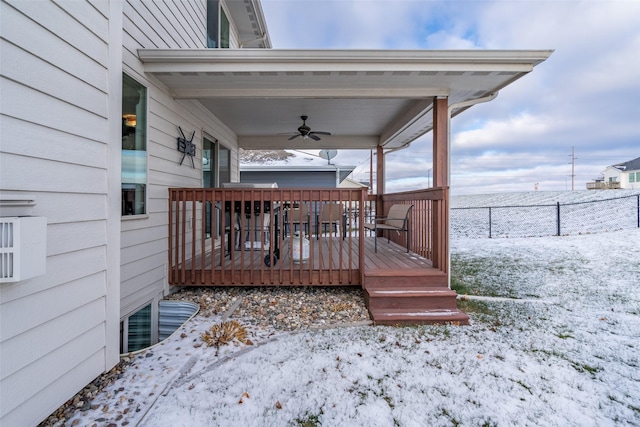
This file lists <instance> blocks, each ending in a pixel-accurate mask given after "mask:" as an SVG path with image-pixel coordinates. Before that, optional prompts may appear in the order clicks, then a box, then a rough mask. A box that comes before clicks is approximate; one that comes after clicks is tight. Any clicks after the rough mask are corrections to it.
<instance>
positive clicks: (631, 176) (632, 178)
mask: <svg viewBox="0 0 640 427" xmlns="http://www.w3.org/2000/svg"><path fill="white" fill-rule="evenodd" d="M629 182H636V173H635V172H629Z"/></svg>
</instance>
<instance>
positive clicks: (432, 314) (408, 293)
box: [363, 268, 469, 325]
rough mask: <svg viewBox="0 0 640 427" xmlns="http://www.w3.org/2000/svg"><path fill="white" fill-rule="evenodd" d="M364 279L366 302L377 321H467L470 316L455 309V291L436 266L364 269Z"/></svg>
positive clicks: (401, 323) (435, 322) (453, 322)
mask: <svg viewBox="0 0 640 427" xmlns="http://www.w3.org/2000/svg"><path fill="white" fill-rule="evenodd" d="M363 281H364V283H363V288H364V295H365V302H366V304H367V308H368V309H369V314H370V315H371V318H372V319H373V321H374V322H375V323H376V324H379V325H417V324H458V325H468V324H469V316H468V315H467V314H466V313H464V312H462V311H460V310H459V309H458V308H457V304H456V302H457V293H456V291H453V290H451V289H449V287H448V283H447V276H446V274H445V273H443V272H441V271H439V270H437V269H435V268H428V269H403V270H385V269H373V270H367V271H366V272H365V273H364V278H363Z"/></svg>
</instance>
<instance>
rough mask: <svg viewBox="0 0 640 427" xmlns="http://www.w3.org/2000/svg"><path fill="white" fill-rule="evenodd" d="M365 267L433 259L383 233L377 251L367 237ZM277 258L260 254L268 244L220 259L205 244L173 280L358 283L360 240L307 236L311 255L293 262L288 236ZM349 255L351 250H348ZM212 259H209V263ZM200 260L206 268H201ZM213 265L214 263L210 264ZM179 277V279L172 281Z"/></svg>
mask: <svg viewBox="0 0 640 427" xmlns="http://www.w3.org/2000/svg"><path fill="white" fill-rule="evenodd" d="M364 242H365V251H364V253H365V259H364V268H365V272H366V271H369V270H387V271H390V272H391V273H393V271H407V270H412V269H429V268H432V264H431V261H430V260H428V259H426V258H422V257H420V256H418V255H416V254H413V253H407V252H406V248H405V247H404V246H400V245H397V244H395V243H393V242H389V243H387V241H386V239H378V252H377V253H376V252H375V249H374V238H373V237H365V238H364ZM280 244H281V247H280V258H279V259H278V260H277V262H276V263H275V265H270V266H267V265H266V264H265V263H264V258H265V257H266V256H268V255H269V249H268V248H265V249H253V250H236V251H234V252H233V253H232V257H229V256H228V254H227V256H225V257H224V259H223V261H222V264H221V260H220V255H221V251H220V249H219V247H216V248H215V249H214V250H213V254H214V257H212V256H211V254H212V250H211V248H209V249H208V250H205V256H204V263H203V258H202V257H201V256H198V257H196V258H195V259H194V260H188V261H187V262H186V263H185V268H184V270H180V272H179V273H178V275H177V276H176V277H174V278H173V279H174V280H173V283H174V284H176V285H198V286H201V285H205V286H206V285H216V286H218V285H221V286H225V285H233V286H247V285H249V286H251V285H303V286H304V285H360V284H361V283H360V281H361V279H360V277H361V274H360V271H359V265H358V254H359V241H358V239H357V238H347V239H344V240H343V239H341V238H340V237H336V236H331V237H327V236H325V237H321V238H320V239H317V240H316V239H315V238H314V239H313V240H312V241H310V245H311V247H310V248H309V259H308V260H304V261H302V262H294V261H293V260H292V256H291V253H292V252H291V249H290V247H289V240H288V239H284V240H282V241H281V242H280ZM349 255H351V256H349ZM212 259H213V261H214V262H213V263H212ZM202 265H204V270H203V269H202ZM212 266H213V267H212ZM176 280H177V282H176Z"/></svg>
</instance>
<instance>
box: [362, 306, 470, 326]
mask: <svg viewBox="0 0 640 427" xmlns="http://www.w3.org/2000/svg"><path fill="white" fill-rule="evenodd" d="M369 313H370V314H371V317H372V318H373V321H374V322H375V324H377V325H427V324H454V325H468V324H469V316H467V314H465V313H463V312H462V311H460V310H458V309H425V310H407V309H378V310H371V309H370V310H369Z"/></svg>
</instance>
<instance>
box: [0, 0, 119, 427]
mask: <svg viewBox="0 0 640 427" xmlns="http://www.w3.org/2000/svg"><path fill="white" fill-rule="evenodd" d="M112 11H113V9H112V7H111V6H109V5H107V6H106V7H105V5H99V7H96V6H95V5H93V4H91V3H89V2H86V1H74V2H66V3H65V2H59V3H54V2H49V1H39V2H25V1H11V0H6V1H2V3H0V19H1V23H0V28H1V31H2V40H0V52H1V55H2V57H1V61H0V64H1V65H0V66H1V74H2V77H1V79H2V80H1V84H2V100H1V104H0V108H1V112H2V115H1V116H0V135H2V140H1V144H0V174H1V178H2V179H1V180H0V181H1V182H0V191H2V193H3V194H5V195H18V196H27V197H29V198H31V199H34V200H35V203H36V205H35V206H34V207H32V208H25V211H24V212H23V213H24V214H25V215H34V216H44V217H46V218H47V232H46V233H47V234H46V238H47V250H46V253H47V260H46V274H45V275H42V276H39V277H35V278H32V279H30V280H25V281H21V282H16V283H3V284H0V324H1V325H2V328H1V329H0V353H1V354H2V357H1V358H0V424H1V425H7V426H9V425H16V426H17V425H34V424H37V423H38V422H39V421H41V420H42V419H43V418H44V417H46V416H47V415H48V414H49V413H50V412H51V411H52V410H53V409H55V408H56V407H57V406H59V405H60V404H62V403H64V401H66V400H67V399H68V398H69V397H70V396H72V395H73V394H74V393H75V392H76V391H78V389H80V388H81V387H82V386H83V385H86V384H87V383H88V382H89V381H91V379H93V378H95V377H96V376H97V375H99V374H100V373H101V372H103V371H104V370H105V369H108V368H109V367H110V366H113V364H115V363H116V362H117V354H116V357H114V356H113V352H111V351H110V350H109V348H108V347H109V345H110V343H113V342H115V341H116V340H115V338H116V336H115V335H114V334H113V331H114V330H115V329H116V327H117V318H111V319H109V314H108V313H109V310H110V308H111V307H112V306H113V301H112V299H113V298H117V296H118V294H117V288H113V286H112V283H114V278H113V277H110V275H109V274H107V269H108V267H107V266H108V265H109V260H110V259H111V258H112V257H113V251H111V250H110V249H109V248H108V243H109V242H110V238H109V236H108V234H107V232H106V230H107V229H109V228H110V227H111V224H112V222H113V219H111V217H112V212H113V210H112V209H111V208H110V203H109V184H108V177H109V172H108V171H109V167H110V163H109V158H110V157H111V156H110V154H109V153H110V146H109V140H110V137H109V135H110V124H109V120H110V114H112V111H113V109H112V106H113V102H114V100H113V99H112V98H111V96H110V84H111V76H112V74H111V73H113V72H114V70H111V69H110V68H111V67H110V64H111V61H112V57H113V56H112V55H113V53H111V52H110V46H109V43H110V40H109V32H110V22H109V14H110V13H111V12H112ZM115 72H117V73H120V71H119V69H116V70H115ZM117 95H118V96H119V94H117ZM116 240H117V239H116ZM115 273H117V272H115ZM113 290H115V293H114V292H110V291H113ZM34 343H37V345H34Z"/></svg>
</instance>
